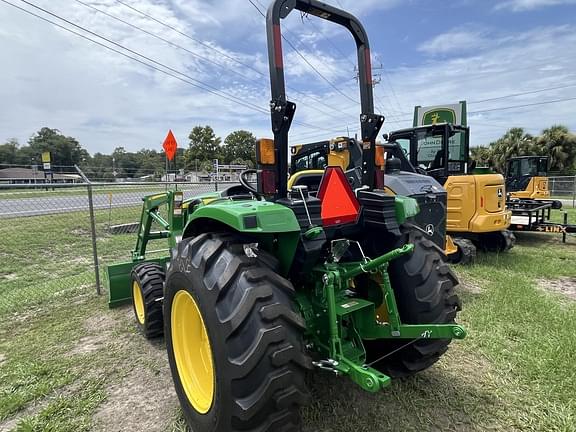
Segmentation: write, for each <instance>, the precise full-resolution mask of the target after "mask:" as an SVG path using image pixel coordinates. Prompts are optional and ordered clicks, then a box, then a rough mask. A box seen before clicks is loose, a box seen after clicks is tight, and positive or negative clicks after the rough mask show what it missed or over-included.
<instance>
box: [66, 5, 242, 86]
mask: <svg viewBox="0 0 576 432" xmlns="http://www.w3.org/2000/svg"><path fill="white" fill-rule="evenodd" d="M74 1H75V2H76V3H79V4H81V5H82V6H85V7H87V8H89V9H92V10H94V11H96V12H98V13H101V14H103V15H105V16H107V17H109V18H112V19H113V20H116V21H118V22H121V23H123V24H125V25H127V26H129V27H132V28H133V29H136V30H138V31H140V32H142V33H144V34H147V35H148V36H151V37H153V38H155V39H158V40H160V41H162V42H164V43H167V44H168V45H171V46H173V47H175V48H178V49H181V50H183V51H186V52H187V53H188V54H190V55H192V56H194V57H197V58H199V59H201V60H203V61H205V62H208V63H210V64H213V65H215V66H218V67H221V68H227V66H225V65H223V64H221V63H218V62H216V61H214V60H211V59H209V58H208V57H205V56H202V55H200V54H197V53H196V52H194V51H192V50H189V49H188V48H186V47H184V46H182V45H179V44H177V43H175V42H172V41H170V40H168V39H165V38H163V37H162V36H159V35H157V34H155V33H152V32H149V31H148V30H146V29H143V28H142V27H139V26H137V25H135V24H132V23H130V22H128V21H126V20H123V19H122V18H119V17H117V16H115V15H112V14H109V13H108V12H106V11H103V10H102V9H98V8H97V7H95V6H92V5H91V4H88V3H85V2H83V1H82V0H74ZM228 70H230V71H231V72H233V73H235V74H236V75H238V76H241V77H242V78H244V79H246V80H251V78H250V77H248V76H246V75H244V74H242V73H240V72H238V71H236V70H233V69H228Z"/></svg>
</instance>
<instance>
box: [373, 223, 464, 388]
mask: <svg viewBox="0 0 576 432" xmlns="http://www.w3.org/2000/svg"><path fill="white" fill-rule="evenodd" d="M407 242H410V243H412V244H414V251H413V252H412V254H410V255H408V256H405V257H401V258H398V259H396V260H394V261H392V262H391V263H390V266H389V275H390V282H391V284H392V287H393V289H394V294H395V297H396V303H397V305H398V310H399V313H400V320H401V321H402V322H403V323H404V324H423V323H436V324H449V323H453V322H454V319H455V318H456V313H457V312H458V311H459V310H460V309H461V306H460V300H459V299H458V296H457V295H456V294H455V292H454V288H455V287H456V286H457V285H458V279H457V278H456V275H455V274H454V273H453V272H452V270H451V269H450V267H449V266H448V264H446V263H445V262H444V259H445V258H444V254H443V251H442V250H441V249H440V248H439V247H438V246H437V245H436V244H435V243H434V242H432V241H431V240H429V239H426V238H424V236H423V234H422V233H420V232H419V231H417V230H411V231H409V232H408V233H407V234H405V235H404V236H402V238H401V242H400V244H405V243H407ZM364 343H365V347H366V352H367V356H368V358H367V362H368V363H370V362H373V361H376V360H377V359H380V358H383V357H384V356H386V357H384V358H383V359H382V360H381V361H378V362H376V363H375V364H374V367H375V368H376V369H379V370H381V371H382V372H384V373H386V374H387V375H389V376H391V377H405V376H409V375H413V374H415V373H417V372H420V371H422V370H424V369H427V368H429V367H430V366H432V365H433V364H434V363H436V362H437V361H438V359H439V358H440V356H442V354H444V353H445V352H446V350H447V349H448V345H449V344H450V340H446V339H425V340H424V339H421V340H414V339H412V340H411V339H402V340H390V339H380V340H374V341H365V342H364Z"/></svg>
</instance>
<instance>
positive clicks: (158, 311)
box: [132, 263, 166, 339]
mask: <svg viewBox="0 0 576 432" xmlns="http://www.w3.org/2000/svg"><path fill="white" fill-rule="evenodd" d="M165 278H166V275H165V272H164V268H163V267H162V266H161V265H159V264H153V263H143V264H138V265H136V266H135V267H134V268H133V269H132V280H136V281H138V283H139V284H140V289H141V290H142V298H143V300H144V314H145V319H144V324H143V325H142V324H140V322H138V320H136V323H137V324H138V327H139V328H140V330H141V331H142V333H143V334H144V336H145V337H146V338H147V339H153V338H157V337H160V336H162V335H163V333H164V314H163V310H162V302H161V301H160V299H161V298H162V297H163V296H164V279H165Z"/></svg>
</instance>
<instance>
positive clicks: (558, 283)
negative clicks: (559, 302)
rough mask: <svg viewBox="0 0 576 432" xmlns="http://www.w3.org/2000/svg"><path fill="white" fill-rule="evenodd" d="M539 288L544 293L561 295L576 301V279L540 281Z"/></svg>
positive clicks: (565, 278)
mask: <svg viewBox="0 0 576 432" xmlns="http://www.w3.org/2000/svg"><path fill="white" fill-rule="evenodd" d="M538 287H539V288H540V289H542V290H544V291H548V292H552V293H555V294H560V295H562V296H563V297H565V298H566V299H568V300H571V301H576V278H574V277H560V278H558V279H538Z"/></svg>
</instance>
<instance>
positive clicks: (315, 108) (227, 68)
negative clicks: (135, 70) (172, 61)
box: [74, 0, 333, 116]
mask: <svg viewBox="0 0 576 432" xmlns="http://www.w3.org/2000/svg"><path fill="white" fill-rule="evenodd" d="M74 1H76V2H77V3H79V4H81V5H83V6H85V7H87V8H90V9H92V10H94V11H96V12H99V13H101V14H103V15H105V16H107V17H110V18H112V19H114V20H116V21H119V22H121V23H123V24H125V25H127V26H130V27H132V28H134V29H136V30H138V31H140V32H142V33H144V34H147V35H149V36H151V37H153V38H156V39H158V40H161V41H162V42H165V43H167V44H169V45H170V46H173V47H175V48H178V49H182V50H184V51H186V52H187V53H189V54H191V55H192V56H194V57H197V58H199V59H201V60H203V61H206V62H208V63H210V64H213V65H215V66H218V67H220V68H223V69H226V70H227V71H230V72H232V73H234V74H236V75H238V76H240V77H242V78H244V79H246V80H248V81H250V82H252V83H255V84H257V85H260V84H261V83H262V82H261V81H259V80H254V79H252V78H250V77H248V76H246V75H244V74H242V73H240V72H238V71H236V70H235V69H232V68H229V67H228V66H227V65H223V64H221V63H218V62H216V61H214V60H211V59H209V58H207V57H205V56H202V55H200V54H197V53H195V52H194V51H192V50H189V49H188V48H186V47H184V46H182V45H179V44H177V43H175V42H172V41H170V40H168V39H165V38H163V37H161V36H158V35H157V34H155V33H152V32H149V31H147V30H145V29H143V28H141V27H139V26H137V25H134V24H132V23H130V22H128V21H126V20H123V19H121V18H118V17H117V16H114V15H112V14H109V13H108V12H105V11H103V10H101V9H98V8H97V7H95V6H92V5H90V4H88V3H85V2H83V1H82V0H74ZM299 93H302V92H299ZM302 94H303V95H304V97H309V96H308V95H306V94H305V93H302ZM318 101H319V102H322V101H320V100H318ZM295 102H298V100H297V99H295ZM324 105H325V104H324ZM326 106H327V105H326ZM311 108H313V109H314V110H316V111H318V112H320V113H322V114H324V115H326V116H332V115H333V114H331V113H329V112H327V111H324V110H322V109H320V108H318V107H317V106H316V105H312V106H311ZM329 108H331V107H329Z"/></svg>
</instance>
